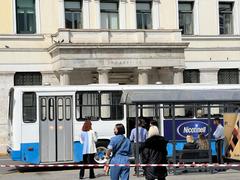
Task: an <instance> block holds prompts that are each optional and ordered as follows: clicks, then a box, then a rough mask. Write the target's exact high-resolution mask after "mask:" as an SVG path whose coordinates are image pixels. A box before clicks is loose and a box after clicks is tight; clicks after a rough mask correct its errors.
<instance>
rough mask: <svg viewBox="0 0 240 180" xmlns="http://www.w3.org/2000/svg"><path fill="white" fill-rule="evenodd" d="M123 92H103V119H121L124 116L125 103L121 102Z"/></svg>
mask: <svg viewBox="0 0 240 180" xmlns="http://www.w3.org/2000/svg"><path fill="white" fill-rule="evenodd" d="M121 96H122V92H121V91H111V92H101V119H102V120H121V119H123V117H124V112H123V105H122V104H120V101H121Z"/></svg>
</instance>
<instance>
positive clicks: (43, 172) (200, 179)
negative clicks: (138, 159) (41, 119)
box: [0, 157, 240, 180]
mask: <svg viewBox="0 0 240 180" xmlns="http://www.w3.org/2000/svg"><path fill="white" fill-rule="evenodd" d="M0 164H1V165H3V164H8V165H9V164H19V163H18V162H13V161H11V160H10V159H9V158H8V157H0ZM85 174H86V178H85V179H88V178H87V175H88V170H86V173H85ZM95 174H96V177H97V178H96V179H99V180H107V179H110V178H109V176H105V175H104V172H103V169H101V168H99V169H95ZM132 174H133V169H131V176H130V180H136V179H138V180H144V179H145V178H144V177H134V176H132ZM78 175H79V170H78V169H73V168H67V169H66V168H65V169H64V168H30V169H29V168H28V169H16V168H0V180H49V179H51V180H77V179H78V178H79V176H78ZM239 178H240V170H237V169H235V170H234V169H229V170H227V171H224V172H220V173H215V174H210V173H208V172H197V173H196V172H191V173H181V174H180V175H173V174H170V175H169V176H168V177H167V178H166V179H167V180H215V179H216V180H224V179H227V180H238V179H239Z"/></svg>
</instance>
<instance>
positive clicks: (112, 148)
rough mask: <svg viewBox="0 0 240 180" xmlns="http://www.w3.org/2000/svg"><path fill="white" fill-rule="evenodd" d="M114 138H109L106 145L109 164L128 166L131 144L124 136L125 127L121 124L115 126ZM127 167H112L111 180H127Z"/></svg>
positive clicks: (128, 169)
mask: <svg viewBox="0 0 240 180" xmlns="http://www.w3.org/2000/svg"><path fill="white" fill-rule="evenodd" d="M114 134H115V136H114V137H113V138H111V140H110V143H109V145H108V151H107V155H106V156H107V158H110V155H111V154H112V157H111V159H110V162H109V163H110V164H129V163H130V162H129V156H130V155H131V142H130V140H129V139H128V138H126V137H125V136H124V134H125V127H124V125H123V124H116V125H115V128H114ZM129 172H130V167H129V166H121V167H119V166H114V167H111V168H110V178H111V180H119V178H120V179H122V180H128V179H129Z"/></svg>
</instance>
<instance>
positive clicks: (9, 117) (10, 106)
mask: <svg viewBox="0 0 240 180" xmlns="http://www.w3.org/2000/svg"><path fill="white" fill-rule="evenodd" d="M13 94H14V91H13V89H11V91H10V92H9V109H8V119H9V121H10V124H11V125H12V120H13Z"/></svg>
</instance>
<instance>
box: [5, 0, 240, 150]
mask: <svg viewBox="0 0 240 180" xmlns="http://www.w3.org/2000/svg"><path fill="white" fill-rule="evenodd" d="M239 68H240V0H0V88H1V94H0V102H1V105H0V129H1V131H0V152H5V151H6V144H7V133H8V130H7V124H8V123H7V116H8V115H7V114H8V106H7V104H8V91H9V89H10V87H12V86H14V85H15V86H17V85H44V84H51V85H81V84H92V83H102V84H106V83H119V84H155V83H156V82H161V83H162V84H180V83H211V84H218V83H219V84H237V83H239Z"/></svg>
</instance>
